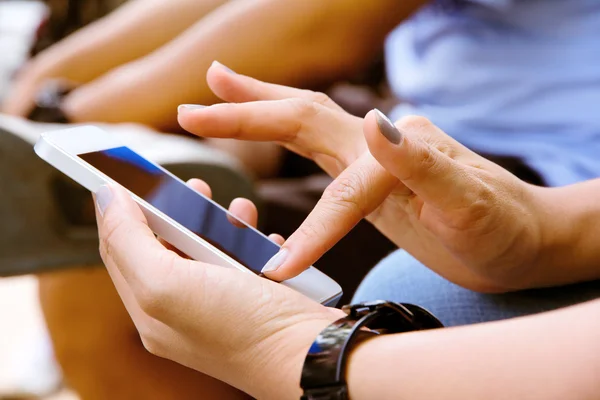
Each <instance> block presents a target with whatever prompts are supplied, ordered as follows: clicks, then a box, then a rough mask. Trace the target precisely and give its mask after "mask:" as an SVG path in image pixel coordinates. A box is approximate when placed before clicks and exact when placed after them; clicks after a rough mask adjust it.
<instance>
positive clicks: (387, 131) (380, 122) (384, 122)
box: [375, 109, 402, 144]
mask: <svg viewBox="0 0 600 400" xmlns="http://www.w3.org/2000/svg"><path fill="white" fill-rule="evenodd" d="M375 117H376V118H375V119H376V120H377V126H378V127H379V132H381V134H382V135H383V136H385V138H386V139H387V140H389V141H390V142H391V143H393V144H400V142H402V133H401V132H400V131H399V130H398V128H396V126H395V125H394V124H393V123H392V121H390V119H389V118H388V117H387V116H386V115H385V114H384V113H382V112H381V111H379V110H378V109H375Z"/></svg>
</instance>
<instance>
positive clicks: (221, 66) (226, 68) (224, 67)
mask: <svg viewBox="0 0 600 400" xmlns="http://www.w3.org/2000/svg"><path fill="white" fill-rule="evenodd" d="M213 65H216V66H218V67H219V68H223V69H224V70H225V71H227V72H229V73H230V74H233V75H236V72H235V71H234V70H232V69H231V68H229V67H227V66H225V65H223V64H221V63H220V62H218V61H217V60H215V61H213Z"/></svg>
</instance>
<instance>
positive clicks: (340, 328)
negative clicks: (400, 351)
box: [300, 301, 443, 400]
mask: <svg viewBox="0 0 600 400" xmlns="http://www.w3.org/2000/svg"><path fill="white" fill-rule="evenodd" d="M342 310H343V311H345V312H346V314H347V316H346V317H344V318H340V319H338V320H337V321H335V322H334V323H333V324H331V325H329V326H328V327H327V328H325V329H324V330H323V331H322V332H321V333H320V334H319V336H317V338H316V339H315V341H314V342H313V344H312V346H311V347H310V349H309V350H308V354H307V356H306V359H305V361H304V367H303V368H302V378H301V379H300V387H301V388H302V390H303V391H304V394H303V395H302V398H301V400H347V399H348V386H347V385H346V361H347V358H348V354H349V352H350V350H351V349H352V348H353V346H354V345H355V344H357V343H358V342H359V341H361V340H365V339H368V338H370V337H373V336H376V335H380V334H386V333H399V332H410V331H417V330H425V329H435V328H442V327H443V325H442V323H441V322H440V321H439V320H438V319H437V318H436V317H434V316H433V315H432V314H431V313H430V312H429V311H427V310H425V309H423V308H421V307H419V306H415V305H413V304H406V303H402V304H399V303H393V302H390V301H373V302H368V303H361V304H355V305H349V306H344V307H342ZM365 328H368V329H365Z"/></svg>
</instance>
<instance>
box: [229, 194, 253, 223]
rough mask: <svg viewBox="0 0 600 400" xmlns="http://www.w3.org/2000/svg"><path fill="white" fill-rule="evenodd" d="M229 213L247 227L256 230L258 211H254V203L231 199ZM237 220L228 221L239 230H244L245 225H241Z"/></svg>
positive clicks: (246, 200)
mask: <svg viewBox="0 0 600 400" xmlns="http://www.w3.org/2000/svg"><path fill="white" fill-rule="evenodd" d="M229 212H230V213H231V214H233V215H234V216H235V217H236V218H238V219H239V220H241V221H244V222H245V223H247V224H248V225H250V226H252V227H254V228H256V225H257V223H258V210H257V209H256V206H255V205H254V203H253V202H251V201H250V200H248V199H242V198H237V199H233V201H232V202H231V204H230V205H229ZM239 220H236V219H235V218H231V219H229V222H231V223H232V224H234V225H236V226H238V227H240V228H245V227H246V225H244V224H241V223H240V222H239Z"/></svg>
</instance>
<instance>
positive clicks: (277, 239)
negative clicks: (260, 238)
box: [269, 233, 285, 246]
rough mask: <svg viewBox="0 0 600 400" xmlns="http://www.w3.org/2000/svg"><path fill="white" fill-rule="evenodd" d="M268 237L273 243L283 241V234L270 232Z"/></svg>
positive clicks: (281, 242) (279, 243) (280, 243)
mask: <svg viewBox="0 0 600 400" xmlns="http://www.w3.org/2000/svg"><path fill="white" fill-rule="evenodd" d="M269 239H271V240H272V241H274V242H275V243H277V244H278V245H280V246H281V245H282V244H283V243H285V239H284V238H283V236H281V235H279V234H277V233H271V234H270V235H269Z"/></svg>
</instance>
